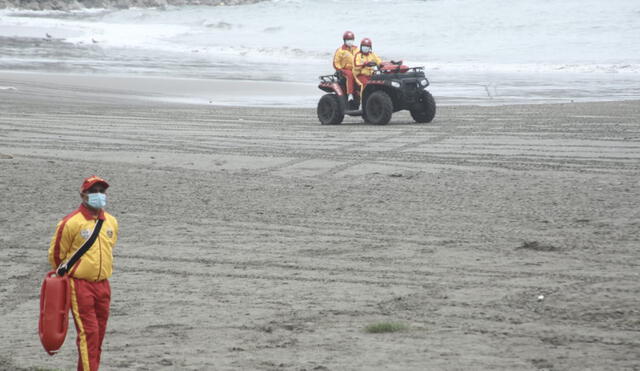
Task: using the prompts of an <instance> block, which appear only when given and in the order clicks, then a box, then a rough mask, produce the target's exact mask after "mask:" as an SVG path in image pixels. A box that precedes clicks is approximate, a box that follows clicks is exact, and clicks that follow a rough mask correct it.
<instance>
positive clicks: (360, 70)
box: [353, 38, 382, 96]
mask: <svg viewBox="0 0 640 371" xmlns="http://www.w3.org/2000/svg"><path fill="white" fill-rule="evenodd" d="M381 63H382V59H380V57H378V56H377V55H376V53H374V52H373V49H372V43H371V39H369V38H364V39H362V41H361V42H360V51H359V52H357V53H356V55H355V56H354V58H353V76H354V77H355V78H356V81H357V82H358V85H360V96H362V90H363V89H364V86H365V85H366V84H367V82H368V81H369V80H370V79H371V75H373V67H374V66H376V65H380V64H381Z"/></svg>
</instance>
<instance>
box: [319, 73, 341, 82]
mask: <svg viewBox="0 0 640 371" xmlns="http://www.w3.org/2000/svg"><path fill="white" fill-rule="evenodd" d="M338 80H339V78H338V76H337V75H336V74H335V73H334V74H333V75H324V76H320V81H322V82H338Z"/></svg>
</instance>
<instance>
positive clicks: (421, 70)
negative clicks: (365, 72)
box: [373, 66, 424, 75]
mask: <svg viewBox="0 0 640 371" xmlns="http://www.w3.org/2000/svg"><path fill="white" fill-rule="evenodd" d="M400 67H401V66H398V68H397V69H396V70H395V71H394V70H386V71H384V70H381V69H377V70H374V71H373V74H374V75H381V74H384V73H400V72H401V71H400ZM409 72H424V67H423V66H422V67H410V68H407V69H406V70H402V73H409Z"/></svg>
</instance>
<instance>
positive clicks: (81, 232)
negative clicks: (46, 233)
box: [49, 205, 118, 282]
mask: <svg viewBox="0 0 640 371" xmlns="http://www.w3.org/2000/svg"><path fill="white" fill-rule="evenodd" d="M98 218H100V219H104V223H103V224H102V229H101V230H100V234H99V235H98V238H97V239H96V241H95V242H94V244H93V246H91V248H90V249H89V250H88V251H87V252H85V253H84V255H82V257H81V258H80V260H79V261H78V262H77V263H76V264H75V265H74V266H73V267H72V268H71V269H70V271H69V276H71V277H75V278H79V279H83V280H87V281H92V282H94V281H102V280H105V279H107V278H109V277H111V273H112V272H113V246H114V245H115V244H116V241H117V240H118V221H117V220H116V218H114V217H113V216H112V215H111V214H109V213H107V212H105V211H103V210H101V211H100V213H99V215H98V216H97V217H96V216H94V215H93V214H92V213H91V211H90V210H89V209H88V208H87V207H86V206H84V205H80V207H78V209H76V210H75V211H74V212H72V213H71V214H69V215H67V216H66V217H65V218H64V219H62V220H61V221H60V222H59V223H58V226H57V227H56V232H55V234H54V235H53V238H52V239H51V246H50V247H49V263H51V266H52V267H53V269H56V268H57V267H58V266H59V265H60V263H62V262H65V261H67V260H68V259H69V258H71V256H72V255H73V253H75V252H76V251H77V250H78V249H79V248H80V247H81V246H82V244H84V243H85V241H86V240H88V239H89V237H90V236H91V233H92V232H93V229H94V227H95V225H96V223H97V219H98Z"/></svg>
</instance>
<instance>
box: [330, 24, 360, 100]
mask: <svg viewBox="0 0 640 371" xmlns="http://www.w3.org/2000/svg"><path fill="white" fill-rule="evenodd" d="M354 40H355V35H354V34H353V32H351V31H345V33H344V34H342V45H341V46H340V47H339V48H338V49H337V50H336V52H335V54H334V55H333V68H335V70H336V71H341V72H342V74H343V75H344V76H345V78H346V79H347V94H348V99H349V100H351V99H353V86H354V85H353V56H354V55H355V53H356V52H357V51H358V47H357V46H355V45H354Z"/></svg>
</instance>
